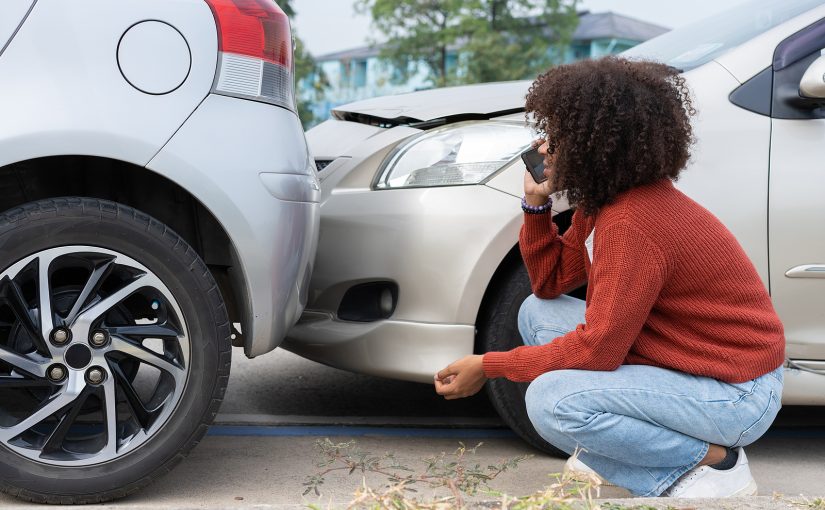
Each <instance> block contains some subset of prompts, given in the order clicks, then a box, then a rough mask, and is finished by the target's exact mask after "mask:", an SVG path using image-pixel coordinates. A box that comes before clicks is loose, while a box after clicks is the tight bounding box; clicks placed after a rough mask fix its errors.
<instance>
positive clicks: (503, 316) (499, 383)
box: [477, 263, 566, 457]
mask: <svg viewBox="0 0 825 510" xmlns="http://www.w3.org/2000/svg"><path fill="white" fill-rule="evenodd" d="M505 271H506V272H505V273H504V274H503V275H501V278H499V279H498V282H499V283H498V285H497V287H496V288H494V289H491V293H490V294H489V295H490V299H489V300H488V302H487V303H486V307H485V309H484V310H483V311H482V313H481V314H479V318H480V320H479V323H478V337H477V345H478V348H479V350H480V351H482V352H490V351H509V350H511V349H514V348H516V347H519V346H521V345H524V344H523V343H522V341H521V335H520V334H519V331H518V312H519V308H520V307H521V303H522V302H523V301H524V300H525V299H527V297H528V296H529V295H530V294H531V293H532V291H531V289H530V278H529V277H528V276H527V269H526V268H525V267H524V264H521V263H518V264H514V265H513V266H512V267H511V268H509V269H506V270H505ZM527 386H528V384H527V383H515V382H512V381H508V380H507V379H504V378H498V379H491V380H490V381H488V382H487V395H488V397H489V398H490V402H491V403H492V404H493V407H494V408H495V410H496V411H497V412H498V414H499V416H500V417H501V419H502V420H504V423H506V424H507V426H509V427H510V428H511V429H512V430H513V432H515V433H516V434H518V436H519V437H521V438H522V439H523V440H524V441H526V442H527V443H528V444H529V445H530V446H532V447H534V448H537V449H539V450H541V451H542V452H545V453H548V454H550V455H553V456H556V457H563V456H565V455H566V454H565V453H564V452H562V451H561V450H559V449H558V448H556V447H555V446H553V445H552V444H550V443H548V442H547V441H545V440H544V438H542V437H541V436H540V435H539V433H538V432H536V429H535V428H534V427H533V424H532V423H531V422H530V419H529V418H528V416H527V407H526V406H525V403H524V394H525V392H526V391H527Z"/></svg>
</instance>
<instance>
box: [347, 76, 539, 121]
mask: <svg viewBox="0 0 825 510" xmlns="http://www.w3.org/2000/svg"><path fill="white" fill-rule="evenodd" d="M531 83H532V82H531V81H529V80H525V81H509V82H498V83H483V84H478V85H464V86H460V87H445V88H439V89H431V90H421V91H418V92H410V93H407V94H397V95H394V96H382V97H375V98H372V99H365V100H363V101H356V102H354V103H349V104H345V105H342V106H338V107H336V108H335V109H333V110H332V116H333V117H335V118H336V119H338V120H348V121H352V122H359V123H362V124H373V125H382V126H384V127H388V126H399V125H415V124H416V123H425V124H426V123H432V122H437V123H445V122H453V121H456V120H471V119H488V118H490V117H496V116H499V115H504V114H507V113H516V112H519V111H523V110H524V99H525V96H526V95H527V89H529V88H530V84H531Z"/></svg>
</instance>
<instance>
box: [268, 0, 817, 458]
mask: <svg viewBox="0 0 825 510" xmlns="http://www.w3.org/2000/svg"><path fill="white" fill-rule="evenodd" d="M823 48H825V5H822V2H821V1H820V0H795V1H787V0H782V1H779V0H751V1H748V2H745V3H742V4H740V5H737V7H735V8H732V9H730V10H728V11H726V12H723V13H721V14H719V15H717V16H714V17H712V18H710V19H707V20H704V21H702V22H699V23H697V24H694V25H690V26H686V27H684V28H680V29H677V30H674V31H672V32H670V33H667V34H664V35H662V36H660V37H658V38H655V39H653V40H650V41H648V42H647V43H644V44H642V45H639V46H637V47H635V48H633V49H631V50H630V51H628V52H626V53H625V55H626V56H628V57H644V58H653V59H657V60H660V61H663V62H666V63H668V64H670V65H672V66H674V67H677V68H679V69H681V70H683V71H684V76H685V78H686V79H687V81H688V84H689V86H690V87H691V89H692V91H693V94H694V96H695V98H694V104H695V105H696V107H697V109H698V110H699V114H698V117H697V120H696V123H695V133H696V136H697V138H698V144H697V145H696V146H695V148H694V151H693V156H692V158H691V162H690V164H689V168H688V169H687V170H686V171H685V172H684V173H683V176H682V177H681V179H680V180H679V182H678V184H677V186H678V188H679V189H681V190H682V191H684V192H686V193H687V194H688V195H690V196H691V197H693V198H694V199H696V200H697V201H699V202H700V203H702V204H703V205H704V206H705V207H707V208H708V209H710V210H711V211H712V212H714V213H715V214H716V215H717V216H718V217H719V218H720V219H721V220H722V221H723V222H724V223H725V224H726V225H727V226H728V228H729V229H730V230H731V231H732V232H733V233H734V234H735V235H736V237H737V238H738V240H739V241H740V243H741V244H742V245H743V247H744V249H745V250H746V252H747V253H748V254H749V256H750V258H751V260H752V261H753V263H754V265H755V266H756V269H757V270H758V272H759V274H760V276H761V277H762V279H763V281H764V283H765V285H766V286H767V287H768V288H769V290H770V292H771V296H772V298H773V301H774V305H775V307H776V310H777V311H778V313H779V315H780V316H781V318H782V320H783V321H784V325H785V332H786V337H787V355H788V357H789V360H788V362H787V370H786V376H785V381H786V383H785V393H784V395H783V400H784V402H785V403H786V404H807V405H815V404H816V405H821V404H825V377H824V376H823V375H825V315H823V313H822V307H823V305H825V279H823V278H825V235H823V229H822V225H821V223H822V220H823V218H825V200H823V199H822V189H825V172H823V171H821V167H822V165H821V162H822V159H823V156H825V108H823V106H825V82H823V74H825V56H822V50H823ZM529 85H530V84H529V82H512V83H497V84H486V85H477V86H467V87H456V88H447V89H440V90H431V91H423V92H417V93H413V94H406V95H399V96H394V97H383V98H376V99H371V100H366V101H361V102H358V103H353V104H349V105H345V106H342V107H339V108H338V109H337V110H335V111H334V115H333V116H334V118H333V119H331V120H329V121H327V122H325V123H323V124H321V125H319V126H318V127H316V128H314V129H312V130H310V131H309V132H308V133H307V139H308V141H309V144H310V147H311V149H312V151H313V153H314V156H315V158H316V162H317V163H318V167H319V169H321V170H320V178H321V181H322V184H321V187H322V199H321V213H322V214H321V238H320V244H319V251H318V257H317V260H316V266H315V272H314V274H313V277H312V281H311V285H310V301H309V304H308V306H307V311H306V312H305V313H304V314H303V316H302V317H301V320H300V321H299V323H298V324H297V325H296V326H295V327H294V328H293V329H292V330H291V331H290V332H289V336H288V339H287V341H285V342H284V347H286V348H287V349H289V350H291V351H293V352H295V353H298V354H300V355H302V356H305V357H307V358H310V359H313V360H317V361H320V362H322V363H326V364H328V365H332V366H335V367H339V368H344V369H347V370H352V371H356V372H363V373H368V374H374V375H378V376H384V377H391V378H397V379H405V380H410V381H420V382H425V383H432V378H433V374H434V372H436V371H438V370H439V369H441V368H443V367H444V366H446V365H447V364H449V363H450V362H452V361H454V360H456V359H458V358H461V357H462V356H465V355H467V354H471V353H483V352H485V351H488V350H507V349H510V348H513V347H516V346H517V345H519V344H520V343H521V340H520V338H519V333H518V330H517V328H516V317H517V314H518V309H519V306H520V304H521V302H522V301H523V300H524V298H525V297H526V296H528V295H529V294H530V285H529V281H528V278H527V274H526V271H525V269H524V266H523V262H522V260H521V257H520V254H519V251H518V246H517V243H518V232H519V228H520V226H521V223H522V212H521V208H520V207H519V201H520V198H521V196H522V194H523V178H524V171H525V167H524V164H523V163H522V162H521V160H520V159H519V157H518V155H519V153H520V152H521V151H522V150H524V149H525V148H526V147H527V146H528V145H529V143H530V141H531V139H533V138H534V137H535V134H534V133H533V132H532V130H531V129H530V126H529V125H528V124H527V123H526V122H525V118H524V113H523V108H524V97H525V93H526V91H527V89H528V87H529ZM556 198H557V200H556V202H555V205H554V208H555V209H554V214H555V221H556V222H557V223H558V224H559V225H560V227H561V230H564V229H565V228H566V227H567V226H569V223H570V217H571V214H572V212H571V211H570V210H569V208H568V206H567V203H566V202H565V201H564V200H563V197H556ZM583 293H584V289H578V290H577V291H574V294H577V295H579V296H582V297H583ZM731 362H732V363H735V360H731ZM524 388H525V385H517V384H514V383H510V382H508V381H505V380H494V381H491V382H490V383H489V384H488V394H489V396H490V399H491V401H492V403H493V405H494V406H495V407H496V409H497V410H498V412H499V414H500V415H501V417H502V419H503V420H504V421H505V422H506V423H507V424H508V425H510V426H511V427H512V428H513V429H514V430H515V431H516V432H517V433H518V434H520V435H521V436H522V437H523V438H525V439H526V440H527V441H528V442H530V443H531V444H533V445H534V446H537V447H539V448H541V449H544V450H547V451H554V449H553V448H552V446H551V445H549V444H547V443H546V442H545V441H544V440H543V439H542V438H541V437H539V436H538V435H537V434H536V432H535V431H534V430H533V429H532V427H531V425H530V422H529V420H528V419H527V416H526V412H525V409H524V401H523V391H524Z"/></svg>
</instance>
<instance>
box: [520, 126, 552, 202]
mask: <svg viewBox="0 0 825 510" xmlns="http://www.w3.org/2000/svg"><path fill="white" fill-rule="evenodd" d="M537 146H538V147H539V154H541V155H543V156H544V158H545V162H546V161H547V142H546V141H545V140H543V139H541V138H539V139H538V140H534V141H533V147H537ZM550 173H551V172H550V171H548V169H547V167H545V169H544V175H547V176H548V179H547V180H546V181H544V182H541V183H537V182H536V181H535V179H533V175H532V174H531V173H530V172H529V171H525V172H524V199H525V201H526V202H527V205H531V206H536V207H537V206H541V205H544V204H546V203H547V200H548V198H549V197H550V195H552V194H553V193H555V192H556V190H554V189H553V188H552V184H551V181H553V177H552V175H548V174H550Z"/></svg>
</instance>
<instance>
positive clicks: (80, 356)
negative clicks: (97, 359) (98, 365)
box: [64, 344, 92, 370]
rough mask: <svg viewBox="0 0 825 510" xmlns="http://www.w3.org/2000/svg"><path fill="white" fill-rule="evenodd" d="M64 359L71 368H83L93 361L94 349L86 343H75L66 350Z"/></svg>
mask: <svg viewBox="0 0 825 510" xmlns="http://www.w3.org/2000/svg"><path fill="white" fill-rule="evenodd" d="M64 359H65V360H66V364H67V365H69V366H70V367H71V368H73V369H75V370H82V369H84V368H86V367H87V366H88V365H89V363H91V362H92V351H90V350H89V348H88V347H86V346H85V345H82V344H74V345H72V346H71V347H69V348H68V349H67V350H66V354H65V355H64Z"/></svg>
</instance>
